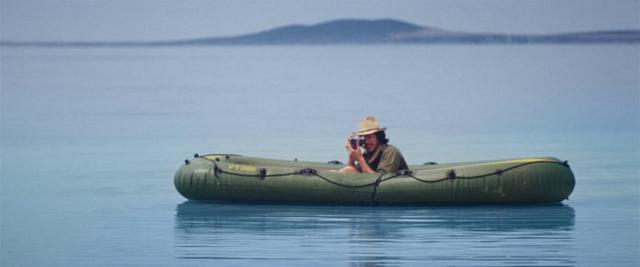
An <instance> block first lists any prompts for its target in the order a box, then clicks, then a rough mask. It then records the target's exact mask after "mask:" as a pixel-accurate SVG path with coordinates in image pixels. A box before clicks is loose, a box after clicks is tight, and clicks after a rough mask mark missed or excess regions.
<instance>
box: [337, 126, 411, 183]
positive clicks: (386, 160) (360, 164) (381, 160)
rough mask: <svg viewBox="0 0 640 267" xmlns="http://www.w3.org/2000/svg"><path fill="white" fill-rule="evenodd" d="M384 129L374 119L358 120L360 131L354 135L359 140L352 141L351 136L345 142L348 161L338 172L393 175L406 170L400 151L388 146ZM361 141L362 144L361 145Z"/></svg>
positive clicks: (405, 163)
mask: <svg viewBox="0 0 640 267" xmlns="http://www.w3.org/2000/svg"><path fill="white" fill-rule="evenodd" d="M386 129H387V128H385V127H381V126H380V124H379V123H378V120H377V119H376V118H375V117H371V116H368V117H364V118H363V119H362V120H360V130H359V131H358V132H357V133H354V135H355V136H357V137H359V138H358V139H359V140H355V141H354V140H353V139H354V137H353V136H352V137H350V138H349V139H348V140H347V145H346V148H347V153H348V154H349V160H348V163H347V166H345V167H344V168H342V169H341V170H340V172H361V173H394V172H396V171H398V170H406V169H408V168H409V167H408V166H407V162H406V161H405V160H404V157H403V156H402V154H401V153H400V150H398V149H397V148H396V147H394V146H392V145H389V144H388V143H389V139H387V137H386V134H385V130H386ZM362 139H364V144H361V143H362V141H360V140H362ZM354 143H355V144H354ZM359 145H362V146H363V147H364V150H365V152H364V154H363V153H361V152H360V147H359Z"/></svg>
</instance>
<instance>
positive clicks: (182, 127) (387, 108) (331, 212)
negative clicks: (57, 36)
mask: <svg viewBox="0 0 640 267" xmlns="http://www.w3.org/2000/svg"><path fill="white" fill-rule="evenodd" d="M0 52H1V58H0V59H1V60H0V67H1V68H0V86H1V87H0V89H1V91H0V93H1V94H0V104H1V105H0V108H1V113H0V122H1V125H0V126H1V128H0V130H1V134H2V135H1V139H0V160H1V161H0V163H1V168H0V265H2V266H43V265H45V266H47V265H60V266H87V265H91V266H93V265H103V266H113V265H149V266H163V265H164V266H175V265H179V266H202V265H215V266H263V265H303V264H312V265H322V266H336V265H337V266H345V265H348V266H425V265H426V266H637V265H640V256H638V255H640V208H639V207H640V76H639V75H638V73H640V60H639V59H640V47H638V46H637V45H609V46H599V45H583V46H571V45H562V46H553V45H541V46H473V45H469V46H467V45H458V46H299V47H298V46H282V47H280V46H265V47H262V46H256V47H210V48H208V47H188V48H187V47H180V48H95V49H78V48H64V49H60V48H57V49H48V48H8V47H2V48H1V50H0ZM365 115H374V116H377V117H378V118H379V119H380V121H381V122H382V124H383V125H384V126H386V127H388V128H389V130H388V136H389V138H390V139H391V143H393V144H394V145H396V146H397V147H399V148H400V149H401V150H402V152H403V154H404V155H405V157H406V158H407V160H408V161H409V163H410V164H421V163H423V162H426V161H436V162H461V161H475V160H489V159H507V158H516V157H530V156H554V157H558V158H560V159H562V160H569V164H570V165H571V167H572V169H573V171H574V173H575V176H576V180H577V185H576V188H575V190H574V192H573V194H572V195H571V196H570V197H569V200H567V201H564V202H562V203H558V204H547V205H472V206H336V205H300V204H283V203H225V202H198V201H188V200H186V199H184V198H183V197H182V196H180V195H179V194H178V193H177V192H176V190H175V188H174V186H173V174H174V173H175V171H176V170H177V168H178V167H179V166H180V164H181V163H182V161H183V160H184V159H185V158H190V157H191V155H192V154H193V153H200V154H202V153H236V154H244V155H251V156H260V157H269V158H278V159H293V158H297V159H300V160H311V161H328V160H334V159H337V160H342V161H344V159H345V157H346V155H345V152H344V148H343V144H344V141H345V138H346V137H347V136H348V135H349V134H350V132H351V131H353V130H355V129H356V127H357V122H358V120H359V118H360V117H362V116H365Z"/></svg>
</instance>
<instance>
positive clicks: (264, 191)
mask: <svg viewBox="0 0 640 267" xmlns="http://www.w3.org/2000/svg"><path fill="white" fill-rule="evenodd" d="M342 167H343V165H341V164H332V163H317V162H304V161H285V160H273V159H265V158H255V157H245V156H239V155H224V154H210V155H203V156H200V155H197V154H196V155H195V157H194V159H192V160H191V161H189V160H185V164H184V165H182V166H181V167H180V168H179V169H178V171H177V172H176V175H175V177H174V184H175V186H176V189H177V190H178V192H180V194H182V195H183V196H184V197H185V198H187V199H192V200H223V201H260V202H272V201H285V202H306V203H335V204H476V203H544V202H561V201H563V200H565V199H567V198H568V197H569V195H570V194H571V192H572V191H573V188H574V186H575V178H574V176H573V172H572V171H571V169H570V168H569V165H568V164H567V162H566V161H564V162H563V161H560V160H558V159H556V158H551V157H545V158H522V159H511V160H496V161H481V162H465V163H447V164H430V165H413V166H409V170H403V171H399V172H397V173H387V174H382V175H381V174H352V173H351V174H345V173H339V172H337V170H339V169H340V168H342Z"/></svg>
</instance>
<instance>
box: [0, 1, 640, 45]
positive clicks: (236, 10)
mask: <svg viewBox="0 0 640 267" xmlns="http://www.w3.org/2000/svg"><path fill="white" fill-rule="evenodd" d="M0 1H1V6H0V27H1V29H0V30H1V31H0V36H1V37H2V40H4V41H8V40H12V41H44V40H81V41H83V40H164V39H182V38H197V37H208V36H228V35H236V34H242V33H250V32H255V31H260V30H265V29H269V28H273V27H277V26H282V25H286V24H292V23H299V24H313V23H318V22H322V21H327V20H332V19H338V18H395V19H402V20H406V21H408V22H412V23H416V24H419V25H423V26H434V27H440V28H444V29H451V30H463V31H493V32H512V33H550V32H564V31H582V30H601V29H623V28H624V29H629V28H635V29H640V0H544V1H527V0H520V1H516V0H477V1H476V0H438V1H426V0H398V1H381V0H357V1H344V0H322V1H320V0H279V1H266V0H253V1H248V0H220V1H214V0H211V1H208V0H0Z"/></svg>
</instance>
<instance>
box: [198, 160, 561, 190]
mask: <svg viewBox="0 0 640 267" xmlns="http://www.w3.org/2000/svg"><path fill="white" fill-rule="evenodd" d="M194 156H195V157H196V158H201V159H204V160H207V161H210V162H212V163H213V174H214V175H215V176H216V178H220V177H219V176H218V174H220V173H223V174H228V175H235V176H240V177H256V178H260V179H265V178H268V177H283V176H293V175H312V176H316V177H318V178H320V179H322V180H324V181H326V182H328V183H330V184H333V185H336V186H341V187H346V188H363V187H369V186H376V187H377V186H378V185H379V184H380V183H382V182H385V181H389V180H391V179H396V178H401V177H410V178H412V179H414V180H416V181H418V182H421V183H426V184H433V183H440V182H443V181H451V182H453V180H455V179H465V180H473V179H480V178H485V177H488V176H492V175H498V176H500V175H502V174H503V173H505V172H508V171H512V170H515V169H518V168H521V167H524V166H527V165H532V164H540V163H551V164H558V165H562V166H565V167H567V168H569V163H568V161H566V160H565V161H563V162H558V161H552V160H539V161H532V162H525V163H521V164H517V165H514V166H511V167H509V168H506V169H496V170H495V171H493V172H489V173H485V174H480V175H474V176H458V175H457V174H456V172H455V169H451V170H449V171H448V172H447V177H443V178H439V179H435V180H425V179H424V178H420V177H417V176H415V175H414V172H413V171H411V170H399V171H397V172H395V174H394V175H392V176H389V177H387V178H383V177H384V176H385V175H386V173H383V174H381V175H380V176H379V177H378V178H377V179H376V180H375V181H374V182H370V183H365V184H359V185H350V184H343V183H340V182H336V181H333V180H331V179H330V178H327V177H325V176H323V175H322V174H320V172H318V170H316V169H312V168H304V169H300V170H297V171H293V172H288V173H278V174H268V173H267V169H265V168H260V169H258V173H256V174H247V173H237V172H231V171H225V170H223V169H221V168H220V167H218V164H217V163H216V161H215V160H211V159H209V158H206V157H202V156H199V155H198V154H195V155H194Z"/></svg>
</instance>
